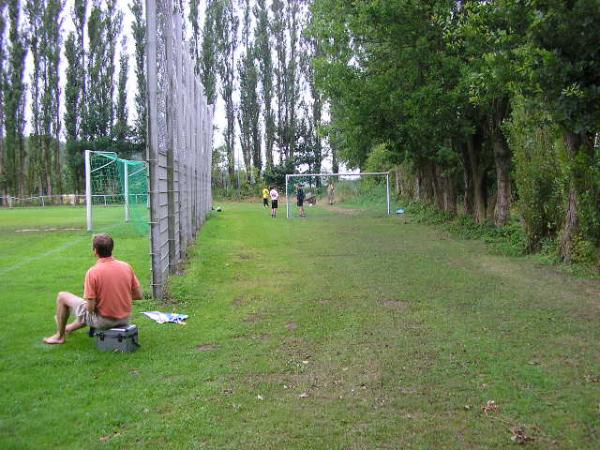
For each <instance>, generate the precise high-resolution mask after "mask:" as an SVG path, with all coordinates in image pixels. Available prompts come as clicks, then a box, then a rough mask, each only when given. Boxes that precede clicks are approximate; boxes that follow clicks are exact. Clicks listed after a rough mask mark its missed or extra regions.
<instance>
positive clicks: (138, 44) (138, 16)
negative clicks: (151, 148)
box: [130, 0, 147, 148]
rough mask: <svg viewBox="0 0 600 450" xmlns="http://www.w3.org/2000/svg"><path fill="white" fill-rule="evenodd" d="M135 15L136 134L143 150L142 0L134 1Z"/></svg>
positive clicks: (144, 48)
mask: <svg viewBox="0 0 600 450" xmlns="http://www.w3.org/2000/svg"><path fill="white" fill-rule="evenodd" d="M130 9H131V13H132V14H133V23H132V25H131V32H132V34H133V40H134V43H135V77H136V80H137V93H136V94H135V111H136V116H137V117H136V121H135V134H136V137H137V139H136V140H137V142H138V143H139V144H140V146H141V147H142V148H145V147H146V117H147V113H146V109H147V106H146V101H147V96H146V90H147V88H146V19H145V16H144V9H143V6H142V0H133V1H132V3H131V6H130Z"/></svg>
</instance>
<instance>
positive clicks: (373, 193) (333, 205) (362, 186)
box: [285, 172, 391, 219]
mask: <svg viewBox="0 0 600 450" xmlns="http://www.w3.org/2000/svg"><path fill="white" fill-rule="evenodd" d="M299 189H302V191H303V196H302V197H303V206H304V208H305V210H306V208H316V209H315V211H317V210H318V211H319V212H318V214H321V211H322V212H345V213H359V212H367V211H368V212H375V213H381V214H387V215H389V214H390V211H391V205H390V174H389V172H366V173H333V174H331V173H305V174H288V175H286V176H285V198H286V216H287V218H288V219H290V218H292V217H295V216H298V214H299V208H298V190H299Z"/></svg>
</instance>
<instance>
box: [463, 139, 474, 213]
mask: <svg viewBox="0 0 600 450" xmlns="http://www.w3.org/2000/svg"><path fill="white" fill-rule="evenodd" d="M460 153H461V156H462V164H463V182H464V185H465V190H464V196H463V212H464V213H465V215H468V216H472V215H473V211H474V207H473V178H472V176H473V172H472V171H471V163H470V159H469V152H468V149H467V145H466V144H461V146H460Z"/></svg>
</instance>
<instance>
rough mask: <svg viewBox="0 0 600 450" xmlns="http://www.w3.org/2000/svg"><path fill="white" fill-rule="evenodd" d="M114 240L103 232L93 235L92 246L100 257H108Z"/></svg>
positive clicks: (110, 254)
mask: <svg viewBox="0 0 600 450" xmlns="http://www.w3.org/2000/svg"><path fill="white" fill-rule="evenodd" d="M114 246H115V242H114V241H113V238H111V237H110V235H108V234H106V233H103V234H97V235H96V236H94V240H93V245H92V248H93V249H94V250H96V252H97V253H98V256H99V257H100V258H108V257H109V256H112V251H113V247H114Z"/></svg>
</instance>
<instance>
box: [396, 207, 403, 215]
mask: <svg viewBox="0 0 600 450" xmlns="http://www.w3.org/2000/svg"><path fill="white" fill-rule="evenodd" d="M396 214H404V209H403V208H398V209H397V210H396Z"/></svg>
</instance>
